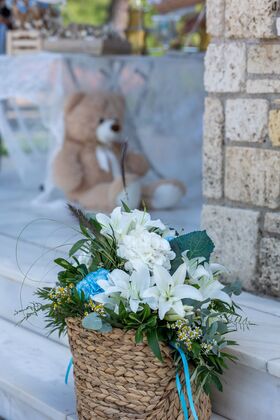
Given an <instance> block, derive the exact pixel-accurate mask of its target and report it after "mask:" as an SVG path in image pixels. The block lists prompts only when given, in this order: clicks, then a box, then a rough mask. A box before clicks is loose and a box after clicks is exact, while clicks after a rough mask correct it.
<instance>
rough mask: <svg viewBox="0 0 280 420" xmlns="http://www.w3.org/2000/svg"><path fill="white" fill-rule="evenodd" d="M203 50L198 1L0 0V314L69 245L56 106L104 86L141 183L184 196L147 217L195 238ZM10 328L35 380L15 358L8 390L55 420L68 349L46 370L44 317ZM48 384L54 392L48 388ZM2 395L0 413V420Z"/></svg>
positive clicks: (51, 270)
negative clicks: (141, 161) (141, 168)
mask: <svg viewBox="0 0 280 420" xmlns="http://www.w3.org/2000/svg"><path fill="white" fill-rule="evenodd" d="M207 43H208V39H207V36H206V34H205V5H204V2H202V1H198V0H162V1H148V0H143V1H141V0H114V1H112V0H67V1H66V0H65V1H56V0H48V1H35V0H6V1H4V0H0V53H1V54H0V136H1V137H0V263H1V264H0V279H1V281H0V291H1V293H0V317H3V318H4V319H5V320H6V321H11V322H12V323H14V322H15V321H16V320H15V316H14V313H15V310H18V309H20V308H21V307H24V306H26V305H27V304H28V303H29V302H30V301H32V300H33V292H34V289H35V288H36V287H38V285H42V286H43V285H46V284H54V282H55V279H56V268H55V267H54V264H53V259H54V258H56V257H58V256H66V255H67V250H68V249H69V246H71V245H72V244H73V243H74V241H75V240H76V239H77V235H78V234H77V231H76V230H75V225H74V222H73V221H72V219H71V217H70V216H69V214H68V212H67V209H66V202H67V198H66V197H65V195H64V193H63V191H62V190H61V189H60V188H58V187H57V186H56V183H55V181H54V179H53V171H52V167H53V162H54V159H55V156H56V155H57V153H58V151H59V150H60V148H61V146H62V144H63V140H64V135H65V118H64V117H65V111H64V104H65V102H66V101H67V99H68V98H69V96H70V95H72V94H75V93H77V92H81V91H82V92H87V93H93V94H94V93H95V92H97V91H99V90H102V89H105V90H110V91H113V92H115V93H118V94H121V95H123V97H124V98H125V102H126V111H125V116H124V134H123V136H124V138H125V139H126V140H127V141H128V144H129V148H130V149H131V150H136V151H138V152H139V153H141V154H142V155H144V156H145V157H146V159H147V161H148V163H149V167H150V170H149V173H148V174H147V181H146V182H149V180H164V179H170V178H175V179H176V180H178V181H180V182H182V183H183V184H184V186H185V188H186V191H187V193H186V194H185V196H184V197H183V198H182V199H181V201H180V202H179V203H178V204H177V205H176V206H174V207H172V208H170V209H168V210H160V211H154V212H153V216H154V217H160V218H162V220H163V221H164V222H165V223H166V224H169V225H171V226H173V227H178V228H180V229H181V228H182V227H184V228H185V230H187V231H190V230H195V229H199V227H200V212H201V207H202V169H201V166H202V165H201V160H202V159H201V155H202V114H203V102H204V89H203V60H204V51H205V49H206V46H207ZM19 319H20V317H18V318H17V320H19ZM7 325H8V324H5V323H3V326H2V327H1V329H4V327H5V328H6V327H7V331H6V333H7V334H6V333H5V334H6V335H5V334H4V332H3V337H6V336H7V337H12V336H13V334H16V337H17V338H16V339H20V340H21V343H23V344H22V346H23V348H22V352H23V354H25V355H28V354H30V352H31V351H32V352H33V353H32V354H33V356H32V357H33V362H32V364H33V368H32V371H33V373H32V375H33V376H34V377H36V378H37V379H36V380H34V381H32V375H31V374H30V366H29V365H28V363H29V362H26V363H27V364H26V365H25V362H22V363H20V362H19V361H18V363H19V364H20V365H18V366H19V367H18V369H17V372H18V373H17V374H16V377H17V379H16V382H17V384H19V383H21V384H23V385H22V386H23V388H24V389H25V391H27V390H28V391H29V394H30V395H33V394H34V395H35V396H36V398H37V397H38V398H40V399H42V401H45V404H48V405H47V406H48V407H49V408H48V410H50V409H51V408H50V407H56V408H55V409H56V410H57V411H54V412H52V411H51V413H54V414H53V415H52V414H49V413H50V412H48V417H46V418H61V417H59V416H58V417H56V414H57V413H61V412H63V413H64V412H65V410H66V408H65V407H70V406H71V407H72V406H73V404H74V399H73V395H72V394H71V393H70V394H69V388H68V389H65V387H64V385H63V378H57V376H55V375H56V373H55V372H56V370H57V369H56V367H57V366H58V365H59V364H60V365H59V366H60V370H59V372H64V369H65V363H67V361H66V358H67V356H65V352H66V351H68V350H66V348H63V351H62V350H61V352H62V354H61V359H59V357H58V354H59V347H57V348H55V352H56V356H55V357H54V358H53V359H52V357H51V356H50V351H51V350H50V349H49V347H50V345H49V344H46V352H47V353H48V355H47V357H46V359H48V362H47V361H46V364H44V362H42V354H41V353H42V351H43V350H42V345H41V344H40V343H39V341H40V339H39V338H38V335H39V336H40V335H43V334H45V332H44V330H43V328H42V327H43V320H41V319H40V318H38V319H35V320H32V322H31V321H30V322H29V323H25V325H24V327H25V328H28V329H30V330H31V331H32V335H31V336H30V338H28V337H29V336H28V334H27V333H26V330H25V329H23V328H19V329H17V331H15V332H13V331H14V330H13V329H12V330H11V329H10V327H8V326H7ZM12 325H13V324H12ZM34 332H35V333H36V334H33V333H34ZM20 337H21V338H20ZM52 339H53V340H58V338H57V337H55V336H54V337H52ZM11 340H12V339H11ZM38 340H39V341H38ZM37 341H38V344H36V343H37ZM31 342H32V343H33V344H34V345H33V347H32V349H31V348H29V347H28V346H29V344H30V345H31ZM47 342H49V340H47ZM11 343H12V341H11ZM28 343H29V344H28ZM11 346H12V344H11ZM34 348H35V349H36V348H40V350H38V351H37V350H36V351H35V350H34ZM48 349H49V350H48ZM1 351H2V356H3V354H4V353H5V354H6V355H7V360H10V357H9V352H14V351H16V350H15V347H14V346H13V347H12V348H10V347H9V345H5V346H3V349H2V350H1ZM3 352H4V353H3ZM3 357H4V356H3ZM18 357H19V358H20V357H21V356H17V355H14V357H13V359H12V361H11V363H15V360H18ZM36 357H37V359H36ZM3 360H6V359H5V358H4V359H3ZM36 360H37V361H36ZM52 360H54V366H53V367H54V369H51V368H50V363H52V362H51V361H52ZM34 366H35V367H34ZM1 372H2V373H1V376H0V381H3V380H6V379H7V381H10V377H11V372H14V367H13V366H12V365H9V364H8V363H6V362H5V366H2V365H1ZM19 372H20V373H19ZM36 375H37V376H36ZM42 375H43V376H42ZM52 375H53V376H54V377H55V378H54V379H53V378H52ZM38 376H39V377H40V378H43V379H42V380H41V379H40V380H38ZM5 378H6V379H5ZM52 380H53V381H54V382H53V383H55V386H54V390H55V389H60V391H59V392H52V391H51V387H50V386H49V384H50V383H52ZM12 382H13V381H12ZM13 383H14V382H13ZM39 394H40V396H38V395H39ZM1 398H2V395H1V393H0V408H1V409H2V411H1V410H0V415H1V414H2V412H3V413H6V412H8V408H7V409H5V405H4V404H8V403H7V399H6V398H4V397H3V402H2V399H1ZM9 398H10V397H9ZM50 399H52V403H50ZM34 401H35V400H34ZM34 401H33V402H32V404H33V403H34ZM36 401H37V400H36ZM40 401H41V400H40ZM9 404H11V407H14V405H15V406H16V404H19V403H18V402H17V403H16V404H14V405H13V404H12V403H9ZM32 404H31V403H30V406H31V405H32ZM34 404H35V403H34ZM34 404H33V405H34ZM36 404H37V403H36ZM36 404H35V405H34V407H35V406H36ZM38 404H39V403H38ZM40 404H41V403H40ZM33 405H32V407H33ZM9 407H10V405H9ZM28 407H29V405H28ZM36 407H37V406H36ZM40 407H41V406H40ZM9 409H10V408H9ZM24 409H25V408H22V407H20V408H19V414H18V417H17V416H16V417H13V416H12V415H11V416H10V417H11V418H17V419H22V418H26V419H27V418H32V420H33V419H37V418H39V419H41V418H42V417H40V416H39V417H36V415H35V414H34V413H35V411H34V412H33V411H32V413H31V414H30V413H29V411H27V412H28V414H26V416H25V417H24V415H23V414H22V413H25V411H24ZM28 409H30V407H29V408H28ZM67 410H68V408H67ZM67 410H66V411H67ZM73 412H74V408H73ZM57 415H58V414H57ZM44 418H45V417H44ZM65 418H66V417H65ZM67 418H68V417H67ZM69 418H70V417H69Z"/></svg>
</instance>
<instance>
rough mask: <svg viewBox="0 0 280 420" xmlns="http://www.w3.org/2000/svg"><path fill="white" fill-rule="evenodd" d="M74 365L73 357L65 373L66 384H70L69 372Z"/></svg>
mask: <svg viewBox="0 0 280 420" xmlns="http://www.w3.org/2000/svg"><path fill="white" fill-rule="evenodd" d="M72 365H73V357H71V359H70V361H69V363H68V366H67V370H66V373H65V379H64V382H65V385H67V384H68V378H69V373H70V371H71V368H72Z"/></svg>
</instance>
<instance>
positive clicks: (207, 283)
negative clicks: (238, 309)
mask: <svg viewBox="0 0 280 420" xmlns="http://www.w3.org/2000/svg"><path fill="white" fill-rule="evenodd" d="M224 287H225V286H224V285H223V284H222V283H220V282H219V281H218V280H215V279H214V280H209V279H207V277H202V279H201V280H200V281H199V291H200V293H201V294H202V296H203V300H207V299H210V301H211V300H221V301H222V302H225V303H228V304H229V305H231V303H232V300H231V298H230V296H229V295H228V294H227V293H226V292H223V290H222V289H223V288H224ZM209 304H210V302H209V303H206V304H205V305H203V306H204V307H207V306H209Z"/></svg>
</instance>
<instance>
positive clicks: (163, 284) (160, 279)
mask: <svg viewBox="0 0 280 420" xmlns="http://www.w3.org/2000/svg"><path fill="white" fill-rule="evenodd" d="M154 280H155V283H156V285H157V287H158V288H159V290H160V291H161V292H164V291H165V290H166V289H168V287H169V286H170V285H172V284H173V279H172V277H171V275H170V274H169V272H168V271H167V270H166V269H165V268H163V267H161V266H156V267H155V269H154Z"/></svg>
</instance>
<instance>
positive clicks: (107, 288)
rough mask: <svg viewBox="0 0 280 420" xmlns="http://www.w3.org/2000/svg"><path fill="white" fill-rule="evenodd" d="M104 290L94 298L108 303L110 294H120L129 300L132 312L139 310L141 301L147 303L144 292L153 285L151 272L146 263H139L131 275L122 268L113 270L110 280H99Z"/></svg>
mask: <svg viewBox="0 0 280 420" xmlns="http://www.w3.org/2000/svg"><path fill="white" fill-rule="evenodd" d="M97 283H98V285H99V286H100V287H102V289H103V290H104V292H103V293H100V294H98V295H95V296H94V297H93V300H95V301H97V302H101V303H107V302H108V298H109V299H110V295H112V294H113V295H116V294H117V295H118V296H119V297H121V298H124V299H126V300H127V301H128V302H129V306H130V309H131V310H132V312H137V311H138V309H139V305H140V303H142V302H143V303H146V302H147V299H145V298H144V297H143V292H144V291H145V290H146V289H148V288H149V287H150V285H151V278H150V272H149V270H148V268H147V267H146V266H145V265H141V266H140V265H139V266H138V268H137V270H135V271H133V272H132V274H131V275H129V274H127V273H126V272H125V271H122V270H118V269H116V270H113V271H112V273H110V274H109V276H108V281H104V280H100V281H98V282H97Z"/></svg>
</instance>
